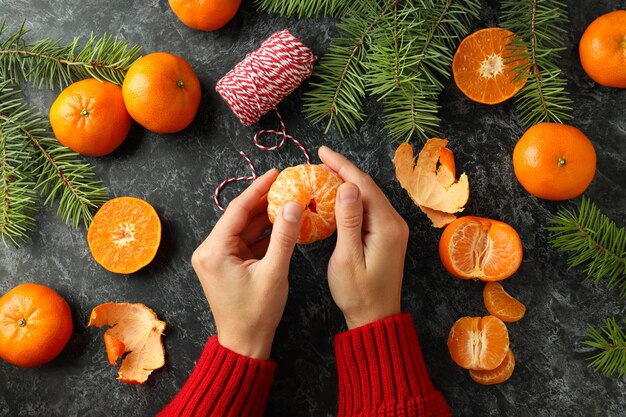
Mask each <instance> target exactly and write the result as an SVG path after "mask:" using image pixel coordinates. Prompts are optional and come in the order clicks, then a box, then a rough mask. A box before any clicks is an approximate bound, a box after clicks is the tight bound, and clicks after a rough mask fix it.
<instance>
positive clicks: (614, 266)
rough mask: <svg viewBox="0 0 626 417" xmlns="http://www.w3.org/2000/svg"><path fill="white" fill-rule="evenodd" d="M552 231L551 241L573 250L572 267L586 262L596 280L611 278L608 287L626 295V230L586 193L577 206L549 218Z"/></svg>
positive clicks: (586, 266)
mask: <svg viewBox="0 0 626 417" xmlns="http://www.w3.org/2000/svg"><path fill="white" fill-rule="evenodd" d="M546 229H547V230H548V231H550V232H553V233H554V235H553V239H552V240H551V241H550V243H551V245H552V246H553V247H555V248H556V249H558V250H559V251H564V252H573V253H572V254H571V255H570V257H569V259H568V264H569V266H570V267H576V266H579V265H584V266H585V272H586V273H587V276H588V277H589V278H592V279H593V280H594V282H595V283H596V284H598V283H599V282H600V281H602V280H603V279H604V278H605V277H607V278H608V283H607V286H608V288H618V289H619V292H620V294H621V296H626V231H625V230H624V228H621V227H619V226H617V224H616V223H615V222H614V221H613V220H611V219H610V218H608V217H607V216H606V215H604V214H602V212H601V211H600V210H599V209H598V207H597V206H596V205H595V204H594V203H593V202H591V201H590V200H589V199H588V198H586V197H584V196H583V199H582V202H581V204H580V207H579V208H578V209H577V210H567V209H561V210H559V211H558V213H557V214H556V215H555V216H553V217H551V218H548V227H547V228H546Z"/></svg>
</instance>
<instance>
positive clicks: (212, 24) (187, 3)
mask: <svg viewBox="0 0 626 417" xmlns="http://www.w3.org/2000/svg"><path fill="white" fill-rule="evenodd" d="M169 3H170V7H171V8H172V11H173V12H174V14H175V15H176V16H177V17H178V18H179V19H180V20H181V21H182V22H183V23H184V24H186V25H187V26H189V27H190V28H193V29H198V30H206V31H208V30H217V29H220V28H221V27H223V26H224V25H226V23H228V22H230V20H231V19H232V18H233V17H235V14H237V10H239V5H240V4H241V0H169Z"/></svg>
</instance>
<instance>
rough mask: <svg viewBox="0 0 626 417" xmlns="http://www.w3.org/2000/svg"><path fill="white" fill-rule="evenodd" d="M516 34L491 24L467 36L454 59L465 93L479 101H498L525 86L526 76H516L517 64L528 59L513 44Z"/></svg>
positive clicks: (512, 94) (455, 72)
mask: <svg viewBox="0 0 626 417" xmlns="http://www.w3.org/2000/svg"><path fill="white" fill-rule="evenodd" d="M515 37H516V35H515V34H514V33H513V32H511V31H510V30H506V29H500V28H488V29H481V30H478V31H476V32H474V33H472V34H471V35H469V36H467V37H466V38H465V39H463V41H462V42H461V44H460V45H459V47H458V49H457V50H456V53H455V54H454V59H453V60H452V74H453V75H454V82H455V83H456V85H457V87H459V90H461V91H462V92H463V94H465V95H466V96H467V97H468V98H470V99H471V100H474V101H476V102H478V103H483V104H498V103H502V102H503V101H505V100H508V99H509V98H511V97H513V96H514V95H515V94H516V93H517V92H518V91H519V90H521V89H522V88H523V87H524V85H525V84H526V77H519V78H518V79H517V80H514V78H515V71H514V68H515V67H517V66H518V65H525V64H526V63H527V62H528V59H527V58H520V57H519V56H518V55H519V54H520V51H518V50H514V49H513V48H512V46H511V42H512V40H513V39H514V38H515Z"/></svg>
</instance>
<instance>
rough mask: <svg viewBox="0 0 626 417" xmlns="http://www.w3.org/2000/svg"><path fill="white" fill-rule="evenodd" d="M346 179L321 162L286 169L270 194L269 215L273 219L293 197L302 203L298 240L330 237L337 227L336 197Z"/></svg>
mask: <svg viewBox="0 0 626 417" xmlns="http://www.w3.org/2000/svg"><path fill="white" fill-rule="evenodd" d="M342 183H343V181H342V179H341V178H340V177H339V175H337V174H335V173H334V172H332V171H330V170H328V169H326V168H324V167H323V166H321V165H298V166H295V167H289V168H286V169H284V170H283V171H282V172H281V173H280V174H278V177H277V178H276V181H274V183H273V184H272V186H271V188H270V191H269V193H268V194H267V215H268V217H269V219H270V221H271V222H272V223H274V220H275V219H276V216H277V215H278V212H279V211H280V209H281V208H282V207H283V206H284V205H285V204H286V203H287V202H289V201H293V202H296V203H299V204H300V205H301V206H302V209H303V210H304V212H303V213H302V225H301V226H300V236H299V237H298V243H313V242H315V241H318V240H322V239H326V238H327V237H329V236H330V235H332V234H333V233H334V232H335V230H337V223H336V221H335V197H336V196H337V189H339V186H340V185H341V184H342Z"/></svg>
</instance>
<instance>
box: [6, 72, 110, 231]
mask: <svg viewBox="0 0 626 417" xmlns="http://www.w3.org/2000/svg"><path fill="white" fill-rule="evenodd" d="M2 92H3V93H2V94H3V96H2V97H3V100H2V101H1V102H0V126H2V131H3V132H13V133H12V134H11V135H6V139H7V141H10V142H11V143H10V146H7V147H5V149H6V151H7V158H6V160H7V161H14V164H18V165H17V166H19V167H22V169H21V170H20V171H19V172H21V174H22V175H23V176H24V177H25V178H26V179H25V180H24V183H27V184H29V186H30V187H31V191H30V192H29V193H28V194H22V196H23V197H22V198H23V203H24V205H28V206H30V207H36V206H37V205H36V202H35V201H34V196H33V194H32V190H38V191H39V192H40V193H41V194H43V196H44V197H45V201H44V204H50V203H52V202H54V201H58V203H59V206H58V209H57V215H58V216H59V217H61V218H62V219H63V220H64V221H65V222H67V223H71V224H72V225H73V226H74V227H77V226H78V224H79V223H80V222H83V223H84V224H85V225H86V226H88V225H89V223H90V221H91V219H92V213H93V212H94V211H95V210H97V209H98V208H99V207H100V206H101V205H102V204H104V202H106V201H107V199H108V197H107V189H106V187H104V186H103V185H102V182H101V181H99V180H97V179H96V178H95V173H94V171H93V167H92V166H91V165H90V164H88V163H86V162H84V161H82V160H81V158H80V156H79V155H78V154H76V153H74V152H72V151H71V150H70V149H68V148H66V147H64V146H61V145H60V144H59V142H58V141H57V140H56V139H55V138H54V137H52V136H51V135H50V129H49V125H48V122H47V119H46V118H45V117H44V116H42V115H41V114H40V113H39V112H37V111H36V110H34V109H32V108H29V107H28V106H27V105H26V103H25V102H24V100H23V99H22V98H21V97H20V96H19V95H18V93H17V92H16V91H15V90H13V89H12V88H10V87H8V86H7V82H4V83H3V88H2ZM15 150H23V151H21V152H15ZM6 178H9V179H12V177H6ZM6 182H7V181H5V183H6ZM10 184H14V183H13V181H12V180H11V181H10ZM5 189H6V188H5ZM24 196H28V199H24V198H25V197H24ZM11 207H12V210H13V211H14V212H15V211H16V206H11ZM5 209H6V207H5ZM22 212H23V213H26V214H29V215H31V217H32V212H31V211H29V210H26V209H25V208H24V210H23V211H22ZM1 215H2V213H1V211H0V216H1ZM24 216H25V215H23V216H22V218H20V217H14V218H13V220H14V221H13V222H12V223H11V226H10V227H9V228H6V227H5V229H4V232H3V237H4V236H6V237H7V238H8V239H9V240H12V241H13V239H12V238H11V236H17V238H18V239H17V240H19V239H21V238H22V236H20V235H19V234H16V233H13V231H12V230H13V229H11V227H13V228H18V229H20V230H23V231H24V233H25V232H27V231H28V230H30V229H31V228H32V222H30V220H29V219H28V218H26V217H24ZM9 220H10V218H9ZM7 231H8V232H7ZM14 243H15V242H14Z"/></svg>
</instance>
